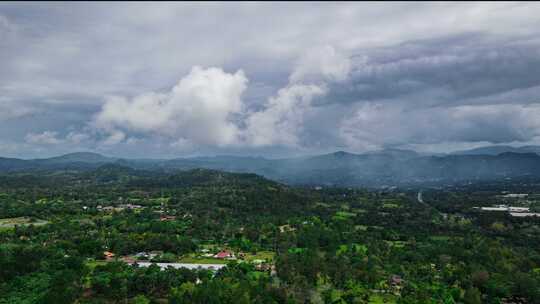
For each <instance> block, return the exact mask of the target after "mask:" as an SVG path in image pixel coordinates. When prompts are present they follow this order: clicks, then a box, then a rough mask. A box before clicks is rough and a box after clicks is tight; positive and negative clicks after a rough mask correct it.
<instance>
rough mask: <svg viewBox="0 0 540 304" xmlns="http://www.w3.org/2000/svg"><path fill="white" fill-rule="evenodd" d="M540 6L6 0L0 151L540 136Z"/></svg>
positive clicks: (323, 145)
mask: <svg viewBox="0 0 540 304" xmlns="http://www.w3.org/2000/svg"><path fill="white" fill-rule="evenodd" d="M539 14H540V5H538V4H536V3H412V4H409V3H365V4H363V3H339V4H334V3H307V4H303V3H282V4H276V3H237V4H219V3H200V4H195V3H188V4H179V3H159V4H154V3H128V4H120V3H80V4H66V3H44V4H41V3H25V4H19V3H2V4H0V66H1V69H0V155H10V156H17V155H23V156H24V155H34V156H35V155H41V154H43V153H61V152H69V151H74V150H88V149H90V150H95V151H100V152H104V153H107V154H114V155H124V154H125V155H133V156H135V155H137V156H140V155H139V154H137V153H140V151H141V150H143V151H153V152H152V153H153V155H154V156H175V155H181V154H184V155H186V154H201V153H202V154H213V153H235V154H242V153H248V154H263V155H265V154H266V155H284V154H289V153H297V154H298V153H299V154H305V153H314V152H319V151H329V150H333V149H335V148H339V149H348V150H352V151H365V150H369V149H377V148H383V147H387V146H392V147H395V146H413V147H415V148H429V147H436V146H440V147H444V148H445V149H452V147H456V148H458V149H461V148H463V147H464V146H466V145H468V144H472V145H474V144H477V143H528V144H529V143H537V142H540V139H539V135H540V132H539V130H540V125H539V124H538V123H537V121H540V119H538V117H539V114H540V112H539V110H538V109H539V108H540V99H539V98H538V96H540V30H538V29H539V28H540V19H539V18H538V17H537V16H538V15H539ZM195 66H199V67H200V68H199V69H194V67H195ZM208 92H212V94H210V95H211V96H209V95H208Z"/></svg>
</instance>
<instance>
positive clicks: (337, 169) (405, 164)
mask: <svg viewBox="0 0 540 304" xmlns="http://www.w3.org/2000/svg"><path fill="white" fill-rule="evenodd" d="M104 165H107V166H120V167H122V168H124V169H123V170H126V169H127V168H129V169H132V170H149V171H155V172H177V171H178V170H192V169H197V168H204V169H213V170H220V171H227V172H241V173H254V174H258V175H261V176H264V177H266V178H269V179H272V180H275V181H279V182H283V183H287V184H291V185H328V186H347V187H350V186H368V187H371V186H372V187H380V186H392V185H397V186H399V185H419V184H435V185H437V184H443V183H444V184H447V183H456V182H466V181H486V180H488V181H489V180H502V179H509V178H510V179H520V178H533V179H534V178H538V179H540V156H539V155H538V154H536V153H515V152H503V153H500V154H496V155H487V154H486V155H484V154H475V153H474V152H471V154H452V155H443V156H425V155H419V154H417V153H415V152H413V151H407V150H383V151H380V152H374V153H366V154H352V153H347V152H342V151H340V152H335V153H331V154H324V155H317V156H311V157H302V158H287V159H266V158H261V157H235V156H217V157H198V158H177V159H171V160H159V159H150V160H138V159H119V158H110V157H105V156H102V155H99V154H95V153H74V154H68V155H64V156H60V157H54V158H48V159H33V160H22V159H14V158H0V173H1V172H4V173H6V172H36V171H75V172H92V171H93V170H95V169H97V168H102V167H103V166H104ZM102 170H104V169H102Z"/></svg>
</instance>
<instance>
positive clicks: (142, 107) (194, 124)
mask: <svg viewBox="0 0 540 304" xmlns="http://www.w3.org/2000/svg"><path fill="white" fill-rule="evenodd" d="M247 83H248V79H247V78H246V76H245V75H244V73H243V71H241V70H239V71H237V72H236V73H234V74H232V73H226V72H224V71H223V70H222V69H219V68H207V69H205V68H201V67H193V68H192V69H191V72H190V73H189V74H188V75H187V76H185V77H184V78H182V79H181V80H180V81H179V82H178V84H177V85H176V86H175V87H173V88H172V90H171V91H170V92H167V93H153V92H152V93H146V94H142V95H139V96H135V97H134V98H131V99H128V98H124V97H113V98H109V99H108V100H107V101H106V102H105V104H104V105H103V107H102V109H101V111H100V112H99V113H98V115H97V116H96V117H95V119H94V122H93V125H94V126H96V127H97V128H98V129H101V130H104V131H105V132H107V133H109V134H110V135H111V137H110V138H109V139H111V140H108V141H109V142H110V143H115V142H119V141H122V140H123V139H124V137H123V136H122V135H121V133H120V132H122V130H128V131H135V132H142V133H151V134H158V135H161V136H166V137H170V138H172V139H179V138H182V139H184V140H186V141H189V142H193V143H196V144H202V145H208V144H215V145H218V146H221V145H228V144H234V143H236V142H237V140H238V133H239V130H238V126H237V124H236V123H235V122H234V121H233V117H232V116H233V115H235V114H240V113H241V112H242V110H243V103H242V99H241V97H242V93H243V92H244V91H245V89H246V87H247ZM122 134H123V133H122Z"/></svg>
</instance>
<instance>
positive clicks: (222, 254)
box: [214, 250, 234, 259]
mask: <svg viewBox="0 0 540 304" xmlns="http://www.w3.org/2000/svg"><path fill="white" fill-rule="evenodd" d="M214 258H216V259H233V258H234V254H233V253H232V252H231V251H228V250H223V251H220V252H218V253H216V254H215V255H214Z"/></svg>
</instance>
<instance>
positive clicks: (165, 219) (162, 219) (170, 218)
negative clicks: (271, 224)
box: [159, 215, 176, 222]
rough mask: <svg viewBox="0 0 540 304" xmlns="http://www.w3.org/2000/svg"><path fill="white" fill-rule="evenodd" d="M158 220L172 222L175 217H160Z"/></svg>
mask: <svg viewBox="0 0 540 304" xmlns="http://www.w3.org/2000/svg"><path fill="white" fill-rule="evenodd" d="M159 220H160V221H162V222H168V221H174V220H176V216H174V215H162V216H161V217H160V218H159Z"/></svg>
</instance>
